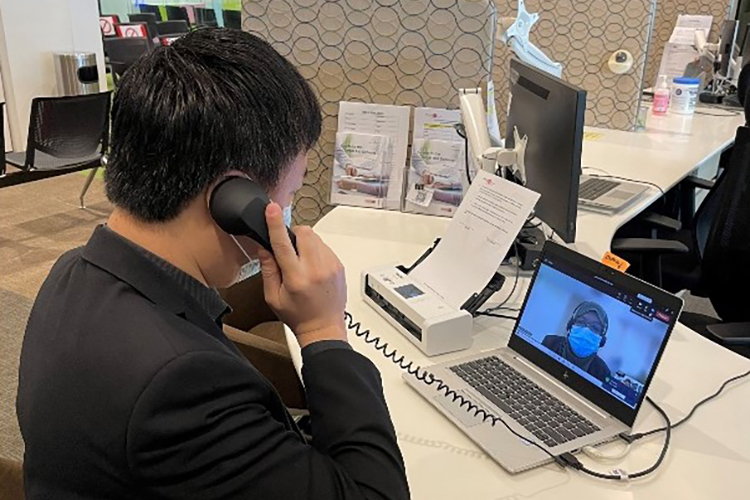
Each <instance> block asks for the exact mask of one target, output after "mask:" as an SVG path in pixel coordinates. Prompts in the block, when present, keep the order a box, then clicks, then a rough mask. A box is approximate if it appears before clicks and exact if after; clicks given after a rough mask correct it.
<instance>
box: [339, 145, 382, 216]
mask: <svg viewBox="0 0 750 500" xmlns="http://www.w3.org/2000/svg"><path fill="white" fill-rule="evenodd" d="M390 156H392V151H391V141H390V138H389V137H388V136H387V135H380V134H362V133H354V132H339V133H338V134H336V145H335V149H334V160H333V176H332V178H333V180H332V186H331V202H332V203H334V204H337V205H352V206H356V207H371V208H383V206H384V205H385V203H386V197H387V194H388V184H389V182H388V176H387V173H388V171H389V169H390V160H389V159H388V158H389V157H390Z"/></svg>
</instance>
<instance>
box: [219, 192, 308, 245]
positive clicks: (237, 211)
mask: <svg viewBox="0 0 750 500" xmlns="http://www.w3.org/2000/svg"><path fill="white" fill-rule="evenodd" d="M270 202H271V200H269V198H268V195H267V194H266V192H265V191H264V190H263V188H262V187H260V186H259V185H258V184H256V183H255V182H254V181H252V180H250V179H248V178H246V177H227V178H226V179H224V180H223V181H221V182H220V183H219V184H217V185H216V187H215V188H214V190H213V192H212V193H211V197H210V199H209V202H208V209H209V211H210V212H211V217H213V219H214V220H215V221H216V223H217V224H218V225H219V227H220V228H221V229H222V230H224V231H225V232H227V233H229V234H233V235H235V236H247V237H249V238H251V239H252V240H254V241H256V242H257V243H258V244H260V246H262V247H263V248H265V249H266V250H268V251H269V252H271V253H273V248H272V247H271V239H270V237H269V236H268V225H267V224H266V206H267V205H268V204H269V203H270ZM287 232H288V233H289V239H290V240H292V246H294V250H295V251H296V250H297V239H296V238H295V236H294V233H293V232H292V231H291V229H289V228H287Z"/></svg>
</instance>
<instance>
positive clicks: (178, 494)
mask: <svg viewBox="0 0 750 500" xmlns="http://www.w3.org/2000/svg"><path fill="white" fill-rule="evenodd" d="M320 131H321V112H320V107H319V105H318V102H317V100H316V98H315V95H314V94H313V91H312V89H311V87H310V85H308V83H307V82H306V81H305V80H304V78H303V77H302V76H301V75H300V74H299V72H297V70H296V69H295V68H294V66H292V64H291V63H289V62H288V61H287V60H285V59H284V58H283V57H282V56H281V55H279V54H278V53H277V52H276V51H275V50H274V49H273V48H272V47H271V46H270V45H269V44H268V43H266V42H264V41H263V40H261V39H260V38H258V37H256V36H253V35H250V34H249V33H245V32H242V31H239V30H230V29H218V28H217V29H209V28H205V29H200V30H196V31H193V32H192V33H190V34H187V35H185V36H184V37H182V38H180V39H179V40H177V41H175V42H174V44H172V45H171V46H169V47H160V48H157V49H155V50H153V51H151V52H149V53H148V54H145V55H144V56H142V57H141V58H140V59H139V60H138V61H136V62H135V63H134V64H133V66H132V67H131V68H130V69H129V70H128V71H127V72H126V73H125V75H124V76H123V77H122V79H121V80H120V85H119V87H118V89H117V93H116V94H115V98H114V103H113V107H112V141H111V144H112V150H111V154H110V157H109V163H108V165H107V169H106V173H105V181H106V190H107V196H108V198H109V200H110V201H111V202H112V204H113V205H114V210H113V212H112V215H111V216H110V218H109V220H108V222H107V224H106V225H104V226H100V227H98V228H96V229H95V230H94V232H93V235H92V236H91V238H90V239H89V241H88V243H87V244H86V246H85V247H83V248H79V249H75V250H72V251H70V252H68V253H66V254H65V255H63V256H62V257H61V258H60V259H59V260H58V261H57V263H56V264H55V265H54V267H53V269H52V270H51V271H50V274H49V276H48V277H47V279H46V280H45V282H44V285H43V286H42V288H41V290H40V291H39V295H38V296H37V298H36V302H35V304H34V308H33V311H32V312H31V316H30V318H29V322H28V325H27V328H26V334H25V337H24V343H23V350H22V354H21V365H20V370H19V388H18V400H17V401H18V404H17V408H18V419H19V423H20V426H21V432H22V434H23V438H24V441H25V443H26V451H25V461H24V474H25V488H26V498H27V499H30V500H33V499H40V498H57V499H66V498H70V499H72V498H76V499H95V498H96V499H98V498H107V499H136V498H138V499H140V498H161V499H173V498H174V499H177V498H201V499H234V498H258V499H261V498H268V499H284V500H294V499H300V500H301V499H314V498H315V499H327V500H334V499H344V498H347V499H358V500H360V499H376V498H377V499H384V498H388V499H396V500H402V499H407V498H408V497H409V486H408V484H407V480H406V473H405V469H404V463H403V459H402V456H401V452H400V450H399V447H398V443H397V441H396V435H395V431H394V428H393V425H392V423H391V419H390V415H389V411H388V407H387V406H386V402H385V399H384V397H383V388H382V384H381V378H380V374H379V373H378V370H377V369H376V368H375V366H374V365H373V364H372V362H370V361H369V360H368V359H367V358H366V357H365V356H362V355H361V354H358V353H357V352H355V351H354V350H352V348H351V346H350V345H349V343H348V342H347V333H346V325H345V323H344V308H345V306H346V279H345V275H344V269H343V266H342V265H341V262H339V260H338V258H337V257H336V255H335V254H334V253H333V251H332V250H331V249H330V248H329V247H328V246H326V244H325V243H323V241H322V240H321V239H320V238H319V237H318V236H317V235H316V234H315V232H313V231H312V230H311V229H310V228H308V227H296V228H294V233H295V235H296V238H297V251H296V252H295V249H294V247H293V246H292V243H291V241H290V238H289V235H288V234H287V226H286V225H285V222H284V221H285V219H287V221H288V219H289V217H288V216H285V214H289V213H290V210H291V203H292V200H293V199H294V193H295V192H296V191H297V190H298V189H300V187H301V186H302V181H303V178H304V175H305V171H306V168H307V152H308V151H309V150H310V148H312V147H313V145H314V144H315V142H316V141H317V140H318V137H319V135H320ZM227 176H239V177H250V178H252V179H253V180H254V181H255V182H257V183H258V184H259V185H260V186H262V187H263V188H264V189H266V191H267V192H268V194H269V196H270V198H271V200H273V202H272V203H270V204H269V205H268V207H266V210H265V218H266V221H267V224H268V229H269V233H270V240H271V246H272V248H273V254H272V253H270V252H267V251H265V250H263V249H262V248H260V246H259V245H258V244H256V243H255V242H253V241H252V240H251V239H249V238H247V237H244V236H237V237H234V236H232V235H229V234H227V233H225V232H224V231H222V230H221V228H220V227H219V226H218V225H217V224H216V222H215V221H214V220H213V218H212V217H211V214H210V211H209V209H208V200H209V198H210V195H211V192H212V189H213V188H214V186H216V184H217V183H218V182H220V181H221V180H222V179H224V178H226V177H227ZM256 259H257V260H259V261H260V266H261V274H262V279H263V286H264V293H265V300H266V302H267V303H268V305H269V306H270V307H271V308H272V309H273V310H274V312H275V313H276V315H277V316H278V318H279V319H280V320H281V321H283V322H284V323H285V324H286V325H288V326H289V328H290V329H291V330H292V331H293V332H294V334H295V335H296V337H297V340H298V342H299V345H300V347H301V348H302V352H301V355H302V360H303V363H304V367H303V369H302V376H303V378H304V386H305V391H306V399H307V405H308V408H309V410H310V415H311V419H312V429H313V433H312V434H313V440H312V442H307V441H306V439H305V437H304V436H303V434H302V433H301V432H300V431H299V429H298V428H297V426H296V425H295V423H294V421H293V420H292V417H291V416H290V414H289V412H288V411H287V409H286V408H285V407H284V404H283V403H282V400H281V398H280V397H279V395H278V393H277V392H276V390H275V389H274V387H273V386H272V385H271V383H270V382H269V381H268V380H267V379H266V378H265V377H264V376H263V374H261V373H260V372H259V371H258V370H257V369H256V368H255V367H254V366H253V365H252V364H251V363H250V362H249V361H248V360H247V359H246V358H245V357H244V356H243V355H242V354H241V353H240V351H239V350H238V349H237V347H235V346H234V344H233V343H232V342H231V341H230V340H229V339H228V338H227V337H226V336H225V334H224V332H223V330H222V318H224V316H225V315H226V314H228V313H229V312H230V309H229V307H228V306H227V304H226V303H224V301H223V300H222V299H221V297H220V296H219V294H218V293H217V291H216V288H226V287H229V286H230V285H232V284H233V283H235V282H236V281H237V280H238V279H240V276H245V275H247V274H248V273H246V272H245V270H246V269H248V268H253V267H257V266H256V264H257V260H256ZM246 307H248V308H253V307H260V305H257V304H255V305H254V304H250V303H249V304H246Z"/></svg>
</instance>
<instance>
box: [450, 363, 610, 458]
mask: <svg viewBox="0 0 750 500" xmlns="http://www.w3.org/2000/svg"><path fill="white" fill-rule="evenodd" d="M450 370H451V371H452V372H453V373H455V374H456V375H458V376H459V377H461V378H462V379H463V380H465V381H466V382H467V383H468V384H469V385H471V386H472V387H473V388H474V389H476V390H477V392H479V393H480V394H481V395H482V396H484V397H485V398H487V399H488V400H490V401H492V402H493V403H494V404H495V405H497V407H498V408H500V409H501V410H503V411H504V412H505V413H507V414H508V416H510V417H511V418H512V419H513V420H515V421H516V422H518V423H519V424H521V425H522V426H523V427H524V428H526V430H528V431H529V432H531V433H532V434H533V435H534V436H535V437H536V438H537V439H539V440H540V441H542V442H543V443H544V444H546V445H547V446H549V447H553V446H557V445H560V444H563V443H567V442H568V441H572V440H573V439H577V438H580V437H583V436H587V435H589V434H592V433H594V432H596V431H598V430H599V427H597V426H596V425H594V424H593V423H591V422H590V421H589V420H588V419H586V418H585V417H583V416H581V415H580V414H579V413H578V412H576V411H575V410H573V409H572V408H570V407H569V406H568V405H566V404H564V403H563V402H562V401H560V400H559V399H557V398H555V397H553V396H551V395H550V394H549V393H548V392H547V391H545V390H544V389H542V388H541V387H539V386H538V385H537V384H535V383H534V382H532V381H531V380H529V379H528V378H526V377H524V376H523V375H521V374H520V373H519V372H518V371H516V370H515V369H513V368H512V367H511V366H510V365H508V364H506V363H504V362H503V361H501V360H500V359H499V358H498V357H496V356H489V357H486V358H482V359H477V360H474V361H469V362H468V363H462V364H460V365H455V366H452V367H450Z"/></svg>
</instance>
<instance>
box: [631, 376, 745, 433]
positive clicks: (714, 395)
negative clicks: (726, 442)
mask: <svg viewBox="0 0 750 500" xmlns="http://www.w3.org/2000/svg"><path fill="white" fill-rule="evenodd" d="M749 375H750V370H748V371H746V372H745V373H741V374H739V375H735V376H734V377H731V378H728V379H727V380H725V381H724V383H722V384H721V386H720V387H719V388H718V389H717V390H716V392H714V393H713V394H711V395H710V396H708V397H706V398H703V399H701V400H700V401H698V403H696V405H695V406H693V408H692V409H691V410H690V412H688V414H687V415H685V416H684V417H683V418H682V420H680V421H679V422H677V423H676V424H673V425H672V426H671V427H672V429H674V428H677V427H679V426H681V425H682V424H684V423H685V422H687V421H688V420H689V419H690V418H691V417H692V416H693V415H694V414H695V411H696V410H697V409H698V408H700V407H701V406H703V405H704V404H706V403H708V402H709V401H711V400H712V399H715V398H717V397H718V396H719V395H720V394H721V393H722V392H723V391H724V389H726V387H727V386H728V385H729V384H731V383H732V382H734V381H736V380H740V379H741V378H745V377H747V376H749ZM646 399H647V400H648V401H649V402H650V403H651V404H653V405H656V403H654V402H653V400H652V399H651V398H650V397H649V396H646ZM666 430H667V427H659V428H657V429H651V430H650V431H646V432H639V433H636V434H631V435H630V436H629V437H628V438H626V439H628V440H630V441H631V442H633V441H637V440H639V439H642V438H644V437H646V436H651V435H652V434H656V433H659V432H664V431H666Z"/></svg>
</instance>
